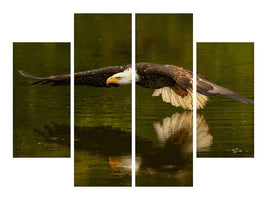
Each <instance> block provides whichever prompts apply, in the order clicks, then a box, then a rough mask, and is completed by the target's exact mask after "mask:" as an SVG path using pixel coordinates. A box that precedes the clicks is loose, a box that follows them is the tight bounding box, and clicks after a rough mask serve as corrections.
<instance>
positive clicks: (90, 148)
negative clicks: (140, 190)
mask: <svg viewBox="0 0 267 200" xmlns="http://www.w3.org/2000/svg"><path fill="white" fill-rule="evenodd" d="M132 17H133V16H132V15H131V14H75V15H74V44H70V43H23V42H21V43H19V42H16V43H14V44H13V98H14V100H13V108H14V109H13V110H14V120H13V156H14V157H16V158H17V157H24V158H26V157H70V144H71V141H70V129H71V127H70V110H71V109H70V84H71V76H72V75H73V76H74V79H73V80H74V155H72V156H74V185H75V186H131V185H132V170H135V185H136V186H193V139H194V138H193V126H194V125H193V109H194V108H196V109H197V114H196V130H197V134H196V137H197V138H196V148H197V149H196V151H197V158H199V159H201V157H209V158H212V157H254V43H253V42H251V43H248V42H246V43H240V42H239V43H234V42H221V43H217V42H197V44H196V48H197V54H196V55H195V56H196V58H197V59H196V60H197V63H196V64H197V66H196V69H197V73H196V81H197V82H196V105H195V107H194V106H193V99H194V98H193V96H194V95H193V93H194V90H193V85H194V82H193V80H194V79H193V77H194V73H193V14H136V15H135V43H132ZM70 45H74V74H70ZM133 45H135V55H136V57H135V61H136V63H135V71H134V70H132V64H131V63H132V46H133ZM133 73H134V77H135V80H132V77H133V76H132V75H133ZM131 84H136V90H135V91H134V92H135V101H136V107H135V123H136V126H135V133H134V134H135V157H132V123H131V122H132V100H133V99H132V96H131V94H132V91H131V90H132V88H131ZM133 159H135V169H132V161H133ZM194 167H197V166H194Z"/></svg>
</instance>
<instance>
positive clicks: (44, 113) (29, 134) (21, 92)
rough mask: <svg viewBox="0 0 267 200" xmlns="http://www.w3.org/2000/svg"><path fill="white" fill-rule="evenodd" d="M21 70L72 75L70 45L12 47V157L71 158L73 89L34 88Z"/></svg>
mask: <svg viewBox="0 0 267 200" xmlns="http://www.w3.org/2000/svg"><path fill="white" fill-rule="evenodd" d="M18 70H24V71H26V72H28V73H30V74H32V75H34V76H40V77H42V76H43V77H45V76H50V75H56V74H68V73H70V43H14V44H13V156H14V157H69V156H70V141H69V138H70V128H69V126H70V87H68V86H66V87H52V86H50V85H31V82H30V80H29V79H27V78H25V77H23V76H21V75H20V74H19V72H18ZM59 127H61V128H59Z"/></svg>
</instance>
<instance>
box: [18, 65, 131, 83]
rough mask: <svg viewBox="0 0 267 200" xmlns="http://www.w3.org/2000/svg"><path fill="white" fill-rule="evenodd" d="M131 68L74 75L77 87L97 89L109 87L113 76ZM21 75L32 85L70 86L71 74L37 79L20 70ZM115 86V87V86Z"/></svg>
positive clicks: (110, 67) (95, 70) (103, 69)
mask: <svg viewBox="0 0 267 200" xmlns="http://www.w3.org/2000/svg"><path fill="white" fill-rule="evenodd" d="M128 67H130V66H108V67H103V68H99V69H94V70H89V71H84V72H77V73H74V81H75V85H86V86H95V87H109V86H107V85H106V80H107V78H108V77H110V76H112V75H113V74H116V73H119V72H122V71H124V70H125V69H126V68H128ZM18 71H19V73H20V74H21V75H22V76H24V77H26V78H29V79H32V80H33V82H32V85H35V84H49V83H51V85H53V86H56V85H70V74H63V75H56V76H49V77H36V76H33V75H31V74H29V73H27V72H25V71H22V70H18ZM111 85H112V84H111ZM113 86H115V85H113Z"/></svg>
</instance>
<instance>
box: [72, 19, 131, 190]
mask: <svg viewBox="0 0 267 200" xmlns="http://www.w3.org/2000/svg"><path fill="white" fill-rule="evenodd" d="M74 51H75V53H74V57H75V66H74V67H75V72H79V71H86V70H90V69H96V68H100V67H106V66H113V65H127V64H130V63H131V15H130V14H75V15H74ZM74 106H75V183H74V184H75V186H112V185H114V186H129V185H131V85H128V86H121V87H118V88H97V87H87V86H75V103H74Z"/></svg>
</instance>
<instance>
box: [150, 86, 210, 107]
mask: <svg viewBox="0 0 267 200" xmlns="http://www.w3.org/2000/svg"><path fill="white" fill-rule="evenodd" d="M187 92H188V93H187V95H186V96H185V97H181V96H179V95H178V94H176V93H175V92H174V91H173V90H172V89H171V88H169V87H163V88H159V89H155V90H154V92H153V94H152V96H159V95H161V97H162V100H163V101H164V102H166V103H171V105H173V106H175V107H179V106H181V107H182V108H184V109H187V110H193V90H192V89H191V88H190V89H188V90H187ZM207 101H208V97H207V96H205V95H202V94H200V93H198V92H197V109H199V108H203V107H204V105H205V104H206V102H207Z"/></svg>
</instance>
